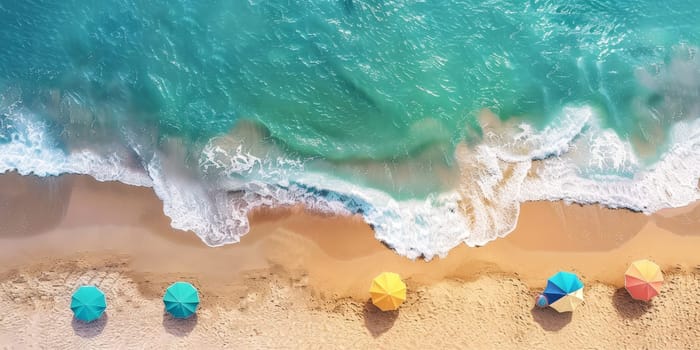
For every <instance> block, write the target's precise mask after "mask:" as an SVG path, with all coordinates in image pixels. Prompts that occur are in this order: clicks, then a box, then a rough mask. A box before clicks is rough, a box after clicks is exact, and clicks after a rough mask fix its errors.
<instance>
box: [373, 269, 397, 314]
mask: <svg viewBox="0 0 700 350" xmlns="http://www.w3.org/2000/svg"><path fill="white" fill-rule="evenodd" d="M369 294H370V296H371V297H372V304H374V305H375V306H376V307H378V308H379V309H380V310H382V311H389V310H396V309H398V308H399V305H401V303H403V302H404V301H405V300H406V284H405V283H403V281H402V280H401V277H400V276H399V275H398V274H396V273H393V272H382V273H381V274H379V276H377V277H375V278H374V279H373V280H372V285H371V286H370V287H369Z"/></svg>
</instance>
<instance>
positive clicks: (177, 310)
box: [163, 282, 199, 318]
mask: <svg viewBox="0 0 700 350" xmlns="http://www.w3.org/2000/svg"><path fill="white" fill-rule="evenodd" d="M163 303H165V311H167V312H169V313H170V314H171V315H173V317H175V318H188V317H190V316H192V314H194V313H195V311H197V306H199V293H197V289H196V288H195V287H194V286H193V285H191V284H189V283H187V282H175V283H173V284H171V285H170V287H168V289H167V290H166V291H165V295H164V296H163Z"/></svg>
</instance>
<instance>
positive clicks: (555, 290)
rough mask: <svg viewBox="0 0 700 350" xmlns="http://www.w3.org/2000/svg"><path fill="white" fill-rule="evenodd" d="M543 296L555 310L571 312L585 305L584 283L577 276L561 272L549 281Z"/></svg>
mask: <svg viewBox="0 0 700 350" xmlns="http://www.w3.org/2000/svg"><path fill="white" fill-rule="evenodd" d="M542 295H544V297H545V298H546V299H545V300H546V302H548V303H549V306H550V307H552V308H553V309H554V310H557V311H559V312H571V311H574V310H575V309H576V308H577V307H578V306H579V305H581V303H583V283H582V282H581V280H580V279H578V276H576V275H575V274H573V273H571V272H564V271H559V272H557V273H556V274H554V276H552V277H550V278H549V280H547V287H546V288H545V289H544V292H543V293H542Z"/></svg>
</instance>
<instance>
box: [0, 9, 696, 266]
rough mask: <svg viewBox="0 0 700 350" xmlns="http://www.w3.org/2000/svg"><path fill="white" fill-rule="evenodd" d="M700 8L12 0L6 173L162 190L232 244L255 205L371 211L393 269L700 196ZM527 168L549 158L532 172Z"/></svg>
mask: <svg viewBox="0 0 700 350" xmlns="http://www.w3.org/2000/svg"><path fill="white" fill-rule="evenodd" d="M699 15H700V10H698V8H697V6H696V4H695V3H694V2H692V1H667V2H658V1H651V0H647V1H616V2H612V1H600V0H597V1H590V0H589V1H553V0H550V1H527V2H523V1H497V0H492V1H459V0H449V1H441V2H422V1H381V2H380V1H372V0H367V1H359V0H342V1H307V2H288V1H236V2H229V1H209V2H206V3H203V2H199V1H189V0H188V1H185V0H181V1H175V2H173V1H167V2H166V1H137V0H129V1H101V2H95V3H84V2H78V1H63V2H50V1H23V2H11V3H3V4H1V5H0V23H2V24H0V43H1V44H0V45H2V49H3V50H2V51H0V171H9V170H18V171H19V172H21V173H25V174H27V173H35V174H38V175H41V176H49V175H57V174H61V173H86V174H90V175H92V176H95V177H96V178H98V179H100V180H119V181H123V182H126V183H130V184H135V185H143V186H153V187H154V189H155V190H156V193H157V194H158V195H159V196H160V197H161V198H162V199H163V201H164V210H165V212H166V214H168V215H169V216H171V218H173V226H174V227H177V228H180V229H185V230H192V231H194V232H196V233H197V234H198V235H199V236H200V237H202V239H203V240H205V242H207V243H208V244H210V245H219V244H224V243H230V242H235V241H237V240H238V239H239V237H240V235H242V234H245V233H246V232H247V231H248V221H247V213H248V211H249V210H251V209H252V208H255V207H258V206H279V205H289V204H295V203H304V204H306V205H308V206H310V207H312V208H315V209H317V210H320V211H325V212H334V213H340V214H352V213H359V214H361V215H363V216H364V217H365V220H366V221H368V222H369V223H370V224H371V225H372V226H373V227H374V228H375V230H376V232H377V237H378V238H379V239H381V240H383V241H385V242H386V243H388V244H389V245H391V246H393V247H394V248H395V249H396V250H397V251H398V252H399V253H401V254H404V255H407V256H410V257H416V256H420V255H423V256H426V257H428V258H429V257H431V256H433V255H435V254H438V255H444V254H445V253H446V252H447V251H448V250H449V249H450V248H452V247H454V246H455V245H457V244H459V243H460V242H466V243H468V244H470V245H478V244H484V243H486V242H488V241H490V240H492V239H494V238H496V237H498V236H503V235H505V234H507V233H508V232H510V230H512V228H513V225H514V224H515V222H516V220H517V215H518V208H519V205H520V203H521V202H522V201H526V200H541V199H545V200H558V199H564V200H566V201H572V202H579V203H602V204H605V205H608V206H612V207H626V208H631V209H634V210H639V211H644V212H652V211H655V210H658V209H660V208H664V207H670V206H679V205H683V204H686V203H688V202H690V201H694V200H697V199H698V198H700V194H699V192H698V186H697V182H698V178H699V177H700V165H699V164H700V159H699V157H700V125H699V124H698V114H699V113H700V99H699V98H698V96H699V95H700V61H699V60H698V58H697V47H698V44H700V26H698V25H697V23H696V20H695V19H696V18H697V17H698V16H699ZM533 162H534V163H533Z"/></svg>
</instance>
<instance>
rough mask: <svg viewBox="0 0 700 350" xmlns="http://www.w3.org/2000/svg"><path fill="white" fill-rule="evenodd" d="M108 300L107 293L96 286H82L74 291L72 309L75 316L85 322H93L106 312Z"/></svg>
mask: <svg viewBox="0 0 700 350" xmlns="http://www.w3.org/2000/svg"><path fill="white" fill-rule="evenodd" d="M106 308H107V301H106V300H105V294H104V293H102V291H101V290H100V289H99V288H97V287H95V286H81V287H80V288H78V290H76V291H75V293H73V297H72V298H71V302H70V309H71V310H72V311H73V314H74V315H75V318H77V319H79V320H81V321H83V322H92V321H94V320H96V319H98V318H100V316H102V314H103V313H104V312H105V309H106Z"/></svg>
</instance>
